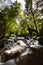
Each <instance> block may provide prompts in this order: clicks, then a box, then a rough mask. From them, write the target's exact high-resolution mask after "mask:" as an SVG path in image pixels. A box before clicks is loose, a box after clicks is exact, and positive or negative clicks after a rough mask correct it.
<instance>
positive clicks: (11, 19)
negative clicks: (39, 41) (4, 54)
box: [0, 0, 43, 41]
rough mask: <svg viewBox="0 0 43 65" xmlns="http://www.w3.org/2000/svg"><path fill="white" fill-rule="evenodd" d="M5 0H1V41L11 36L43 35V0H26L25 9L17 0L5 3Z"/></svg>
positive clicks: (9, 0)
mask: <svg viewBox="0 0 43 65" xmlns="http://www.w3.org/2000/svg"><path fill="white" fill-rule="evenodd" d="M5 1H6V0H0V41H1V40H6V38H8V37H9V36H37V37H43V0H34V1H33V0H24V1H25V10H22V8H21V3H19V2H18V1H17V0H16V1H15V2H12V1H11V0H8V4H9V3H10V5H5V4H4V5H3V3H4V2H5ZM6 2H7V1H6ZM33 3H35V6H34V7H33ZM1 5H2V6H1Z"/></svg>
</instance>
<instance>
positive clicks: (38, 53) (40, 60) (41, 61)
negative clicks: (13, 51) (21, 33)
mask: <svg viewBox="0 0 43 65" xmlns="http://www.w3.org/2000/svg"><path fill="white" fill-rule="evenodd" d="M31 50H32V51H33V53H32V54H27V55H25V56H23V57H22V58H21V59H20V60H19V62H18V64H17V65H43V48H39V49H36V48H31Z"/></svg>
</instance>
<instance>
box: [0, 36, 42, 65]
mask: <svg viewBox="0 0 43 65" xmlns="http://www.w3.org/2000/svg"><path fill="white" fill-rule="evenodd" d="M34 38H35V37H31V38H30V37H28V38H24V37H10V38H9V39H8V44H5V47H4V49H5V50H4V51H3V52H4V53H7V54H14V53H16V52H18V51H19V53H20V57H23V56H26V55H27V54H33V51H32V50H31V49H30V48H40V47H42V48H43V46H41V45H39V42H38V41H37V40H34ZM15 40H16V41H15ZM18 61H19V57H17V58H16V59H15V58H12V59H9V60H8V61H6V62H4V63H2V62H1V58H0V65H17V64H16V63H17V62H18Z"/></svg>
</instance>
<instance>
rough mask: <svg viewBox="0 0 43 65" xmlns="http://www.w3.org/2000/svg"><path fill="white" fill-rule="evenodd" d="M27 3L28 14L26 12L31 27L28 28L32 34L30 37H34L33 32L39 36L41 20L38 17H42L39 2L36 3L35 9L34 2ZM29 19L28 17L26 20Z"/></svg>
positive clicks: (28, 1)
mask: <svg viewBox="0 0 43 65" xmlns="http://www.w3.org/2000/svg"><path fill="white" fill-rule="evenodd" d="M25 2H26V6H25V7H26V12H25V14H26V16H27V17H28V19H29V24H30V25H29V27H28V30H29V33H30V35H32V31H33V32H36V33H37V34H39V28H38V24H39V23H38V22H39V19H40V18H38V17H40V15H41V10H39V7H40V5H39V4H40V3H39V0H38V1H37V0H36V1H35V2H36V3H35V6H36V8H35V9H34V8H32V6H33V4H32V3H33V0H25ZM41 7H42V6H41ZM27 17H26V19H27ZM37 23H38V24H37ZM41 23H42V22H41ZM31 24H32V25H33V27H32V25H31Z"/></svg>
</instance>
